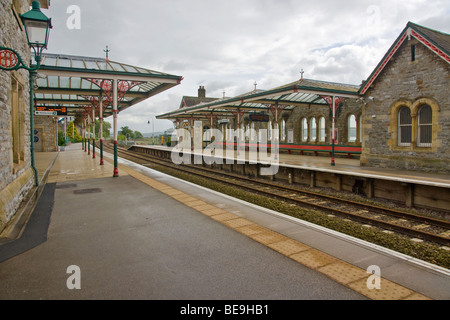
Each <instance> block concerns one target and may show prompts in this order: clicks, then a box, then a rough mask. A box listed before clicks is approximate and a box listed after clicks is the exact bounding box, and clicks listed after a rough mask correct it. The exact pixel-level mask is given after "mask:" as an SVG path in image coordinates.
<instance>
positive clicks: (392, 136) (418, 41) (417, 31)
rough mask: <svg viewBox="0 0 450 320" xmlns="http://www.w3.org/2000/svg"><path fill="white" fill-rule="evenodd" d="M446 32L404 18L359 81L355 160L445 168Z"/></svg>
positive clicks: (448, 129)
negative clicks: (373, 65) (358, 133)
mask: <svg viewBox="0 0 450 320" xmlns="http://www.w3.org/2000/svg"><path fill="white" fill-rule="evenodd" d="M449 92H450V35H449V34H445V33H442V32H439V31H435V30H431V29H428V28H425V27H422V26H419V25H417V24H414V23H411V22H409V23H408V24H407V26H406V28H405V29H404V30H403V32H402V33H401V34H400V36H399V37H398V38H397V40H396V41H395V42H394V44H393V45H392V47H391V48H390V49H389V51H388V52H387V53H386V55H385V56H384V58H383V59H382V61H381V62H380V63H379V65H378V66H377V67H376V69H375V70H374V71H373V73H372V74H371V75H370V77H369V78H368V80H367V81H366V82H364V83H363V85H362V87H361V90H360V93H361V94H362V95H363V98H364V101H365V105H364V107H363V133H362V136H363V139H362V156H361V165H363V166H371V167H386V168H396V169H408V170H421V171H428V172H444V173H450V148H449V144H448V142H449V141H450V94H449Z"/></svg>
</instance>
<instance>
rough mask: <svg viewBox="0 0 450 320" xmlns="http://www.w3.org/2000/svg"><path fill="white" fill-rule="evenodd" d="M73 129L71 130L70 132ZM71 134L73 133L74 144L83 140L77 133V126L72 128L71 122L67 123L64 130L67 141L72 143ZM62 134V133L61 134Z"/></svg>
mask: <svg viewBox="0 0 450 320" xmlns="http://www.w3.org/2000/svg"><path fill="white" fill-rule="evenodd" d="M72 129H73V130H72ZM72 132H74V133H75V142H81V141H82V140H83V139H82V137H81V136H80V134H79V133H78V129H77V126H75V128H74V126H73V122H69V124H68V125H67V129H66V134H67V139H69V141H70V142H73V135H72ZM61 133H62V132H61Z"/></svg>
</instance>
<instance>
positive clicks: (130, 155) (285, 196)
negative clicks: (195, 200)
mask: <svg viewBox="0 0 450 320" xmlns="http://www.w3.org/2000/svg"><path fill="white" fill-rule="evenodd" d="M104 148H105V149H108V150H112V147H110V146H108V145H105V146H104ZM118 153H119V155H120V156H121V157H123V158H125V159H128V160H130V161H133V162H136V163H139V164H142V165H150V164H157V165H162V166H165V167H169V168H174V169H176V170H179V171H182V172H184V173H188V174H191V175H195V176H197V177H201V178H204V179H208V180H213V181H216V182H218V183H222V184H227V185H230V186H233V187H235V188H239V189H243V190H246V191H250V192H253V193H256V194H259V195H262V196H265V197H269V198H272V199H277V200H281V201H284V202H286V203H291V204H294V205H298V206H301V207H304V208H310V209H315V210H319V211H321V212H325V213H328V214H329V215H333V216H339V217H341V218H345V219H350V220H352V221H357V222H359V223H362V224H364V225H369V226H375V227H378V228H381V229H384V230H389V231H392V232H397V233H401V234H404V235H407V236H409V237H412V238H418V239H421V240H426V241H430V242H434V243H438V244H440V245H445V246H450V222H448V221H445V220H439V219H434V218H431V217H427V216H422V215H417V214H413V213H409V212H404V211H401V210H396V209H391V208H385V207H380V206H376V205H371V204H366V203H361V202H356V201H351V200H346V199H342V198H337V197H333V196H329V195H324V194H321V193H316V192H312V191H307V190H301V189H298V188H294V187H291V186H286V185H282V184H279V183H273V182H270V181H267V180H262V179H256V178H248V177H245V176H242V175H237V174H232V173H226V172H223V171H218V170H214V169H210V168H205V167H203V166H195V165H175V164H173V163H172V162H171V161H170V160H166V159H161V158H156V157H154V156H151V155H148V154H142V153H137V152H133V151H130V150H127V149H123V148H120V147H119V148H118Z"/></svg>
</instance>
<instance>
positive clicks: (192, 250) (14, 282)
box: [0, 144, 450, 305]
mask: <svg viewBox="0 0 450 320" xmlns="http://www.w3.org/2000/svg"><path fill="white" fill-rule="evenodd" d="M36 161H37V164H38V166H40V168H47V169H45V170H43V172H44V173H45V175H42V179H41V184H43V185H44V186H43V189H42V194H41V195H40V197H39V201H38V202H37V204H36V206H35V207H34V210H33V211H32V213H31V214H30V215H29V217H27V218H26V219H20V221H19V220H18V221H17V223H16V225H15V226H14V228H11V229H10V230H16V232H11V233H9V234H4V233H3V234H2V237H3V238H2V239H1V241H0V279H1V281H0V299H3V300H15V299H18V300H28V299H32V300H35V299H44V300H47V299H49V300H59V299H64V300H78V299H82V300H86V299H101V300H117V299H119V300H128V299H137V300H142V299H143V300H183V301H184V300H190V301H192V302H193V300H215V301H220V300H236V301H238V300H245V301H249V300H261V301H266V302H267V301H270V300H294V301H295V300H367V299H373V300H427V299H434V300H447V299H450V271H449V270H448V269H445V268H441V267H438V266H436V265H432V264H429V263H426V262H423V261H420V260H417V259H414V258H411V257H408V256H405V255H402V254H398V253H395V252H392V251H389V250H386V249H384V248H381V247H378V246H376V245H372V244H369V243H366V242H364V241H360V240H357V239H354V238H351V237H348V236H346V235H343V234H340V233H337V232H334V231H330V230H327V229H324V228H321V227H318V226H315V225H312V224H309V223H306V222H304V221H301V220H298V219H294V218H291V217H287V216H284V215H281V214H279V213H277V212H275V211H271V210H267V209H264V208H261V207H257V206H255V205H252V204H248V203H246V202H243V201H240V200H236V199H234V198H231V197H229V196H225V195H223V194H219V193H217V192H214V191H210V190H207V189H205V188H202V187H199V186H196V185H193V184H191V183H188V182H184V181H181V180H179V179H176V178H173V177H170V176H167V175H164V174H162V173H159V172H156V171H154V170H151V169H149V168H146V167H144V166H141V165H138V164H134V163H131V162H129V161H127V160H124V159H119V170H120V171H119V174H120V176H119V177H116V178H113V177H112V172H113V165H112V156H111V155H110V154H108V153H106V152H105V164H104V165H102V166H100V165H99V163H98V162H99V161H98V159H92V156H89V155H87V154H86V152H84V151H82V150H81V145H80V144H75V145H72V146H69V147H67V148H66V150H65V151H61V152H59V153H55V154H47V155H45V154H42V155H41V157H39V158H37V159H36ZM77 286H79V287H77ZM200 304H201V303H200V302H197V305H200Z"/></svg>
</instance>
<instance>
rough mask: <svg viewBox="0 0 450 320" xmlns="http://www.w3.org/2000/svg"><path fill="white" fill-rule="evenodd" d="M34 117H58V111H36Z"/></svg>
mask: <svg viewBox="0 0 450 320" xmlns="http://www.w3.org/2000/svg"><path fill="white" fill-rule="evenodd" d="M34 115H36V116H57V115H58V112H57V111H35V112H34Z"/></svg>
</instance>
